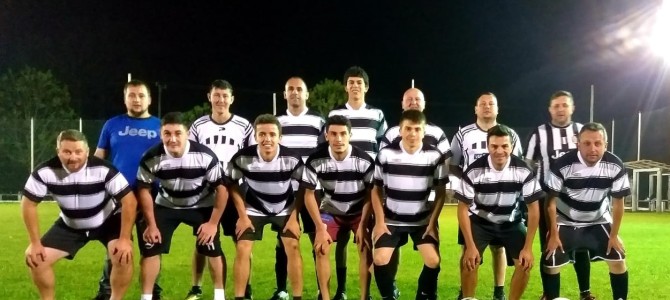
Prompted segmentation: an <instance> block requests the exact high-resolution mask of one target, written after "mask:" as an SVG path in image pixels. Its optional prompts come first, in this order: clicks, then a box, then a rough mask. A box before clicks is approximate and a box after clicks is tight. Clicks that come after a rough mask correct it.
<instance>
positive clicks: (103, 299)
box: [93, 292, 112, 300]
mask: <svg viewBox="0 0 670 300" xmlns="http://www.w3.org/2000/svg"><path fill="white" fill-rule="evenodd" d="M111 297H112V295H107V294H104V293H101V292H98V294H97V295H95V297H94V298H93V300H109V298H111Z"/></svg>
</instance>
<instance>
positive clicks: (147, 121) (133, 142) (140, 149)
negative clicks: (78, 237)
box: [94, 79, 161, 300]
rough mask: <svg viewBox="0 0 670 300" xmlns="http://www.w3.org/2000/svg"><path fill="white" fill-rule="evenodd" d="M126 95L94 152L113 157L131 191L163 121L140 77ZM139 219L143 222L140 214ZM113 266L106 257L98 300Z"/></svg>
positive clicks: (156, 298)
mask: <svg viewBox="0 0 670 300" xmlns="http://www.w3.org/2000/svg"><path fill="white" fill-rule="evenodd" d="M123 95H124V104H125V105H126V113H125V114H122V115H118V116H116V117H114V118H111V119H109V120H107V122H105V125H104V126H103V127H102V131H101V132H100V139H99V140H98V147H97V149H96V150H95V154H94V155H95V156H97V157H99V158H102V159H108V160H110V161H111V162H112V165H114V167H116V168H117V169H118V170H119V172H121V174H122V175H123V177H125V178H126V180H127V181H128V184H129V185H130V188H131V190H133V191H135V189H136V188H137V185H136V178H137V168H138V167H139V165H140V159H141V158H142V154H144V152H145V151H147V149H149V148H150V147H151V146H153V145H155V144H157V143H158V142H159V141H160V138H159V136H158V132H159V131H160V127H161V120H160V119H158V118H156V117H154V116H152V115H151V114H149V105H150V104H151V94H150V92H149V88H148V87H147V85H146V83H144V82H142V81H140V80H137V79H133V80H131V81H128V83H126V85H125V86H124V87H123ZM137 221H138V222H142V219H141V216H139V217H138V220H137ZM138 228H139V227H138ZM137 236H142V233H141V232H138V233H137ZM111 266H112V262H111V261H110V260H109V258H107V259H106V263H105V267H104V268H103V272H102V278H100V287H99V289H98V295H97V296H96V297H95V299H96V300H106V299H109V295H110V292H111V286H110V283H109V273H110V270H111ZM153 294H154V300H159V299H160V298H161V295H160V294H161V288H160V286H158V284H156V285H155V286H154V290H153Z"/></svg>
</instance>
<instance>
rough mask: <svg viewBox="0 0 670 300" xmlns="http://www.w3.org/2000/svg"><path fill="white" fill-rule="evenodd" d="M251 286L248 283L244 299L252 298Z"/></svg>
mask: <svg viewBox="0 0 670 300" xmlns="http://www.w3.org/2000/svg"><path fill="white" fill-rule="evenodd" d="M251 293H252V292H251V284H250V283H247V287H246V288H245V289H244V298H251Z"/></svg>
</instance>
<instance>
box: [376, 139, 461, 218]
mask: <svg viewBox="0 0 670 300" xmlns="http://www.w3.org/2000/svg"><path fill="white" fill-rule="evenodd" d="M447 173H448V172H447V167H446V165H445V155H443V154H442V152H440V151H439V150H437V148H436V147H434V146H431V145H426V144H423V145H422V146H421V149H420V150H418V151H416V152H415V153H413V154H409V153H407V152H406V151H405V149H403V147H402V143H401V142H400V141H398V142H394V143H391V144H390V145H388V146H386V147H385V148H383V149H382V150H381V151H379V155H378V156H377V159H376V160H375V174H374V184H375V185H377V186H378V187H380V188H383V190H384V194H385V195H386V199H385V206H384V213H385V217H386V220H385V221H386V224H388V225H395V226H420V225H426V224H428V221H429V218H430V214H431V208H432V205H431V204H430V203H429V202H428V196H429V195H430V192H431V190H433V189H435V188H436V187H437V186H440V185H446V184H447V183H448V182H449V178H448V176H447Z"/></svg>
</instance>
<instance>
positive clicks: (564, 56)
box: [0, 0, 670, 127]
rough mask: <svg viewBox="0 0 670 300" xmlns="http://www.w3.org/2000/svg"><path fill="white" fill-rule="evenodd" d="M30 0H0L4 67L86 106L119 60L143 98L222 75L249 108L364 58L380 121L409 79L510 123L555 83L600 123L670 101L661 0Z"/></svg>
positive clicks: (242, 108) (460, 109)
mask: <svg viewBox="0 0 670 300" xmlns="http://www.w3.org/2000/svg"><path fill="white" fill-rule="evenodd" d="M35 2H37V1H15V0H3V1H0V3H1V4H0V71H2V73H4V72H5V70H6V69H7V68H13V69H19V68H21V67H22V66H26V65H28V66H33V67H37V68H39V69H50V70H52V71H53V72H54V74H55V75H56V77H57V78H59V79H60V80H61V81H63V82H64V83H65V84H67V85H68V86H69V88H70V91H71V94H72V97H73V106H74V108H75V110H76V111H77V112H78V113H79V114H80V115H81V116H82V117H84V118H99V119H106V118H109V117H110V116H113V115H115V114H118V113H121V112H123V111H124V109H123V104H122V85H123V84H124V82H125V81H126V77H127V73H129V72H130V73H132V74H133V77H134V78H138V79H142V80H145V81H146V82H149V83H151V84H152V93H153V98H154V104H153V105H152V111H153V112H155V111H156V102H157V100H158V95H157V89H156V88H155V86H153V84H154V83H155V82H161V83H164V84H166V85H167V89H166V90H165V91H164V92H163V96H162V105H163V109H162V111H163V112H167V111H170V110H186V109H189V108H190V107H192V106H193V105H196V104H201V103H203V102H204V101H206V95H205V94H206V92H207V89H208V85H209V83H210V82H211V81H212V80H214V79H217V78H222V79H227V80H229V81H230V82H231V83H232V84H233V86H234V88H235V96H236V103H235V104H234V105H233V110H234V111H236V112H238V113H239V114H240V115H242V116H245V117H247V118H250V119H251V118H253V117H255V115H257V114H259V113H261V112H271V109H272V105H271V99H272V98H271V93H272V92H278V97H279V99H280V102H279V103H280V106H279V107H280V108H281V109H283V107H284V102H283V100H282V98H281V91H282V90H283V85H284V83H285V81H286V79H287V78H288V77H289V76H292V75H299V76H303V77H304V79H305V80H306V81H307V83H308V85H309V86H310V87H311V86H313V85H314V84H315V83H317V82H318V81H321V80H322V79H324V78H331V79H338V80H342V74H343V73H344V71H345V70H346V69H347V67H349V66H352V65H360V66H362V67H363V68H365V69H366V70H367V72H368V73H369V75H370V80H371V83H370V92H369V93H368V98H367V99H368V102H369V103H370V104H373V105H376V106H379V107H381V108H382V109H383V110H384V111H385V112H386V114H387V118H388V119H389V120H390V121H391V122H395V121H396V120H397V118H398V114H399V112H400V99H401V96H402V93H403V91H404V90H405V89H406V88H408V87H409V85H410V80H411V79H415V81H416V86H417V87H419V88H421V89H422V90H423V91H424V93H425V95H426V98H427V101H428V104H427V107H428V110H427V115H428V117H429V119H430V120H431V121H433V122H434V123H437V124H438V125H441V126H444V127H455V126H458V125H465V124H468V123H471V122H473V121H474V114H473V108H472V107H473V105H474V102H475V99H476V97H477V95H478V94H479V93H480V92H483V91H492V92H494V93H495V94H496V95H497V96H498V100H499V105H500V110H501V111H500V116H499V121H501V122H503V123H506V124H508V125H511V126H513V127H533V126H537V125H538V124H539V123H540V122H543V121H545V120H546V118H547V117H548V115H547V113H546V107H547V103H548V97H549V95H550V94H551V93H552V92H554V91H555V90H559V89H565V90H569V91H571V92H573V94H574V95H575V100H576V103H577V113H576V114H575V119H576V120H578V121H588V106H589V99H590V85H591V84H594V85H595V99H596V112H595V119H596V120H597V121H602V122H605V123H607V122H609V121H610V120H611V119H612V118H619V117H623V116H630V115H632V114H633V113H634V112H636V111H637V110H650V109H656V108H661V107H664V106H667V104H669V103H670V87H669V86H670V84H669V83H668V82H669V80H668V78H667V77H664V74H665V73H664V72H666V71H665V70H666V69H665V68H664V65H663V61H662V60H661V59H660V58H657V57H655V56H652V55H651V54H650V51H649V50H648V49H647V48H646V47H645V46H644V45H640V43H639V41H640V38H638V37H637V35H638V34H640V32H644V31H645V30H647V31H648V28H649V26H650V24H651V23H650V22H652V18H651V16H652V15H653V11H654V9H656V7H658V5H660V0H654V1H651V0H639V1H627V0H613V1H610V0H599V1H596V0H593V1H577V0H568V1H416V3H412V4H410V1H403V2H402V3H403V4H399V3H400V2H393V1H361V2H355V1H346V2H345V1H218V2H217V3H206V2H205V1H180V3H181V4H177V5H168V4H166V1H162V2H155V3H154V2H152V3H135V2H126V1H104V2H103V1H44V3H39V4H38V3H35ZM40 2H42V1H40ZM412 2H413V1H412ZM280 3H281V4H280ZM381 3H384V4H381Z"/></svg>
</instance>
